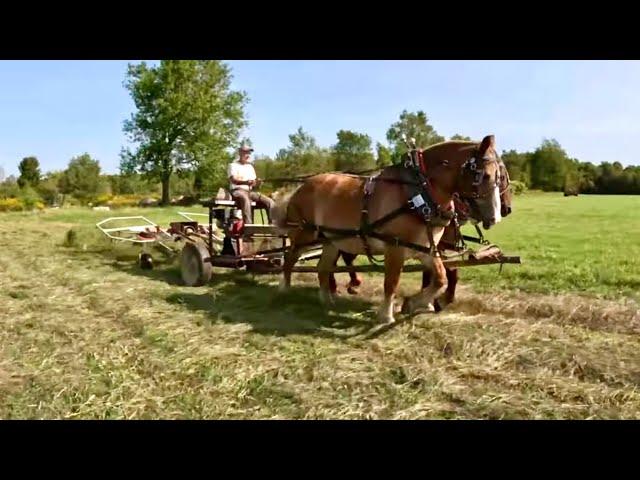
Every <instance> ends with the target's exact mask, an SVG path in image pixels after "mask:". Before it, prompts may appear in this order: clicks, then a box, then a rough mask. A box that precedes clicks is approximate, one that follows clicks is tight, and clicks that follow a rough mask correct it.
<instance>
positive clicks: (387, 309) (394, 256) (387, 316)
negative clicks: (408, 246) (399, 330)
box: [378, 247, 404, 323]
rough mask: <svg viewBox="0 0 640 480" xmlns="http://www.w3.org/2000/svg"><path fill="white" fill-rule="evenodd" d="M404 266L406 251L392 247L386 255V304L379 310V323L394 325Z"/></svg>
mask: <svg viewBox="0 0 640 480" xmlns="http://www.w3.org/2000/svg"><path fill="white" fill-rule="evenodd" d="M403 265H404V250H403V249H402V248H399V247H390V248H388V249H387V251H386V252H385V255H384V302H383V303H382V305H381V306H380V309H379V310H378V322H380V323H394V322H395V321H396V320H395V318H393V304H394V299H395V295H396V290H397V289H398V283H399V282H400V275H401V274H402V267H403Z"/></svg>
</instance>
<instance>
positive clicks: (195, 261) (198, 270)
mask: <svg viewBox="0 0 640 480" xmlns="http://www.w3.org/2000/svg"><path fill="white" fill-rule="evenodd" d="M205 258H209V252H208V251H207V247H206V246H205V245H204V244H202V243H192V242H187V243H185V245H184V247H183V248H182V254H181V255H180V273H181V275H182V281H183V282H184V284H185V285H186V286H188V287H201V286H202V285H205V284H207V283H208V282H209V280H211V274H212V273H213V270H212V268H211V263H210V262H205V261H204V259H205Z"/></svg>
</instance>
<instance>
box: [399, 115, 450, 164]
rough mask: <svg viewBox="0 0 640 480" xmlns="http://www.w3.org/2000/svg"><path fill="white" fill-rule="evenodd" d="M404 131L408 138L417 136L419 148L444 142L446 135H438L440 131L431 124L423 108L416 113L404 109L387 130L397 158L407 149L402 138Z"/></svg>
mask: <svg viewBox="0 0 640 480" xmlns="http://www.w3.org/2000/svg"><path fill="white" fill-rule="evenodd" d="M403 133H404V134H405V135H406V136H407V138H412V137H413V138H415V139H416V145H417V146H418V148H427V147H428V146H430V145H434V144H436V143H440V142H444V137H442V136H440V135H438V132H436V131H435V129H434V128H433V127H432V126H431V125H429V119H428V118H427V115H426V114H425V113H424V112H423V111H422V110H419V111H418V112H416V113H409V112H407V111H406V110H403V111H402V113H401V114H400V119H399V120H398V121H397V122H396V123H394V124H393V125H391V127H390V128H389V130H388V131H387V141H388V142H389V144H390V145H391V148H392V150H393V156H394V157H395V158H398V157H401V156H402V155H404V154H405V153H406V151H407V148H406V146H405V144H404V141H403V140H402V134H403Z"/></svg>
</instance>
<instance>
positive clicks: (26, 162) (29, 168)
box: [18, 157, 40, 188]
mask: <svg viewBox="0 0 640 480" xmlns="http://www.w3.org/2000/svg"><path fill="white" fill-rule="evenodd" d="M18 169H19V170H20V176H19V177H18V185H20V188H24V187H25V186H26V185H31V186H32V187H37V186H38V183H40V162H38V159H37V158H36V157H25V158H23V159H22V161H21V162H20V165H18Z"/></svg>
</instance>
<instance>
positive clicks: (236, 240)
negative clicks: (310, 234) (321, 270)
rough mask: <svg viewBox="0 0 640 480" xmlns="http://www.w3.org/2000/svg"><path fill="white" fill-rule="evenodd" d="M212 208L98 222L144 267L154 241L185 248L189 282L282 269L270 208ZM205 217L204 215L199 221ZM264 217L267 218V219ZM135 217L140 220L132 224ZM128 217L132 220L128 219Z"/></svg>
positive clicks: (492, 252) (455, 256) (501, 260)
mask: <svg viewBox="0 0 640 480" xmlns="http://www.w3.org/2000/svg"><path fill="white" fill-rule="evenodd" d="M202 205H203V206H204V207H206V208H208V210H209V213H208V214H207V213H188V212H178V213H179V215H180V216H182V217H183V218H184V220H182V221H177V222H171V223H170V225H169V228H167V229H163V228H161V227H160V226H158V225H157V224H155V223H154V222H152V221H151V220H149V219H147V218H146V217H143V216H136V217H111V218H107V219H105V220H103V221H101V222H99V223H97V224H96V227H97V228H98V229H100V230H101V231H102V233H103V234H104V235H105V236H106V237H107V238H109V239H111V240H112V241H114V242H130V243H132V244H138V245H140V246H141V247H142V251H141V253H140V255H139V263H140V267H141V268H143V269H150V268H153V259H152V257H151V254H150V253H149V247H151V246H159V247H161V248H163V249H164V250H166V251H168V252H171V253H173V254H177V253H178V252H180V270H181V275H182V280H183V282H184V284H185V285H188V286H201V285H204V284H206V283H207V282H208V281H209V280H210V279H211V277H212V274H213V267H222V268H231V269H236V270H244V271H247V272H252V273H280V272H281V270H282V265H283V262H284V255H285V252H286V251H287V248H288V247H289V242H288V238H287V237H286V235H282V234H280V233H278V232H277V231H276V228H275V226H273V225H271V224H270V223H269V221H270V220H269V219H268V214H267V212H266V210H264V209H262V208H258V207H256V204H255V203H252V213H253V216H254V219H255V216H256V214H257V213H259V214H260V217H261V220H262V223H253V224H245V225H242V221H241V214H240V211H239V210H238V209H237V208H236V207H235V204H234V202H233V201H232V200H219V199H216V200H211V201H205V202H202ZM198 218H199V219H200V220H204V221H198ZM265 219H266V220H267V222H266V223H265ZM134 220H135V222H136V224H134V225H130V223H132V222H133V221H134ZM125 223H129V225H126V224H125ZM321 252H322V244H321V243H318V244H317V245H312V246H309V247H308V248H307V250H306V252H305V253H304V254H303V255H302V256H301V257H300V259H299V262H300V263H305V262H309V261H312V260H315V259H318V258H319V257H320V255H321ZM442 254H443V258H444V263H445V265H446V266H448V267H451V268H460V267H469V266H478V265H490V264H500V265H502V264H505V263H520V257H512V256H505V255H503V254H502V252H501V251H500V249H499V248H498V247H497V246H495V245H488V244H485V245H482V246H481V247H480V248H479V249H478V250H477V251H474V250H472V249H465V250H458V251H444V252H442ZM383 269H384V267H383V266H379V265H358V266H355V265H354V266H336V267H335V270H334V271H335V272H336V273H339V272H354V271H355V272H374V271H382V270H383ZM422 269H423V267H422V265H418V264H407V265H405V267H404V271H405V272H412V271H413V272H417V271H422ZM293 271H294V272H317V268H316V267H315V266H313V265H308V266H302V265H296V266H295V267H294V269H293Z"/></svg>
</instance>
